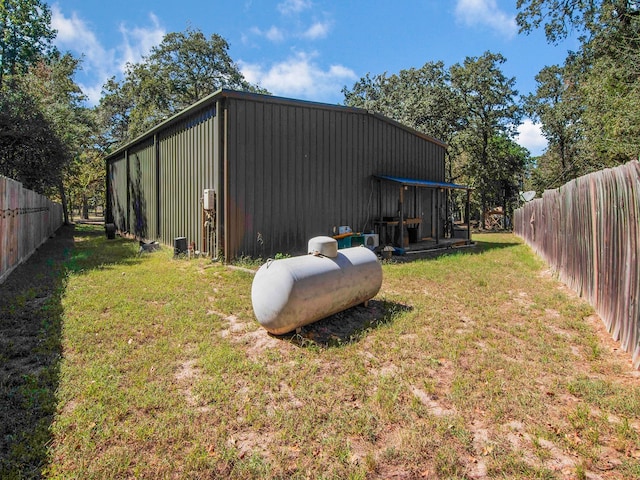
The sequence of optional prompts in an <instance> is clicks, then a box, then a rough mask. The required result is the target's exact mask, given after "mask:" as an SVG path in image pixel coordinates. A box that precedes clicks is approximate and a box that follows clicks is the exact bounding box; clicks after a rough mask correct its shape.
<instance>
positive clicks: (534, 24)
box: [516, 0, 640, 43]
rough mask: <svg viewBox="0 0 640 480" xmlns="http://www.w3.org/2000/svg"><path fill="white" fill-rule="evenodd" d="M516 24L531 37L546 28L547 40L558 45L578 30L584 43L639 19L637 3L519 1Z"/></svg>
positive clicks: (624, 0) (617, 0) (611, 0)
mask: <svg viewBox="0 0 640 480" xmlns="http://www.w3.org/2000/svg"><path fill="white" fill-rule="evenodd" d="M516 6H517V8H518V10H519V12H518V15H517V16H516V22H517V23H518V26H519V27H520V31H521V32H524V33H530V32H531V31H533V30H535V29H537V28H539V27H540V26H541V25H542V26H543V27H544V30H545V35H546V37H547V40H548V41H549V42H551V43H557V42H559V41H560V40H562V39H564V38H566V37H567V35H568V34H569V33H570V32H571V31H572V30H573V29H575V31H577V32H578V33H582V35H583V36H582V42H583V43H588V41H589V40H590V38H591V37H594V36H596V35H599V34H601V33H603V32H607V31H611V30H612V29H613V30H620V29H622V30H625V29H626V28H627V27H629V26H630V25H631V24H632V23H633V22H634V21H635V19H637V18H638V15H640V1H638V0H589V1H583V0H518V2H517V4H516Z"/></svg>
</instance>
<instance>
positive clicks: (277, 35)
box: [242, 26, 285, 44]
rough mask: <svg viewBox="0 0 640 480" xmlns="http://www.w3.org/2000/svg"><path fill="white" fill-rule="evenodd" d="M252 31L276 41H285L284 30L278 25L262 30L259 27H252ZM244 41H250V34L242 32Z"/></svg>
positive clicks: (254, 33)
mask: <svg viewBox="0 0 640 480" xmlns="http://www.w3.org/2000/svg"><path fill="white" fill-rule="evenodd" d="M250 33H251V34H252V35H256V36H258V37H265V38H266V39H267V40H269V41H271V42H274V43H280V42H282V41H284V38H285V34H284V32H283V31H282V30H280V29H279V28H278V27H276V26H272V27H271V28H270V29H269V30H266V31H262V30H260V29H259V28H258V27H252V28H251V29H250ZM242 42H243V43H245V44H246V43H249V36H248V35H246V34H242Z"/></svg>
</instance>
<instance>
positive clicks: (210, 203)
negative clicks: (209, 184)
mask: <svg viewBox="0 0 640 480" xmlns="http://www.w3.org/2000/svg"><path fill="white" fill-rule="evenodd" d="M202 205H203V208H204V209H205V210H215V209H216V191H215V190H214V189H213V188H207V189H205V190H204V196H203V197H202Z"/></svg>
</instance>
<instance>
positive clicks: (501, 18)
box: [455, 0, 518, 37]
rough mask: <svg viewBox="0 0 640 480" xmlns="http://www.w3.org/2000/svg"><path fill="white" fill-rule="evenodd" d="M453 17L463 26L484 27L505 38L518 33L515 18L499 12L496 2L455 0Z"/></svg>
mask: <svg viewBox="0 0 640 480" xmlns="http://www.w3.org/2000/svg"><path fill="white" fill-rule="evenodd" d="M455 15H456V19H457V20H458V21H459V22H462V23H463V24H465V25H468V26H476V25H486V26H488V27H490V28H491V29H493V30H496V31H497V32H499V33H501V34H502V35H505V36H507V37H513V36H514V35H515V34H516V33H517V32H518V26H517V24H516V19H515V17H514V16H513V15H508V14H507V13H505V12H504V11H502V10H500V9H499V8H498V5H497V3H496V0H457V3H456V10H455Z"/></svg>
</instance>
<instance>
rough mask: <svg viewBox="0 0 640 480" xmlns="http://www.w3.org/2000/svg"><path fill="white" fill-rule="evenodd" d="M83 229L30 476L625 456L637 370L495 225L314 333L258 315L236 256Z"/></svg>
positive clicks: (285, 472) (217, 473)
mask: <svg viewBox="0 0 640 480" xmlns="http://www.w3.org/2000/svg"><path fill="white" fill-rule="evenodd" d="M85 228H89V227H85ZM91 233H92V232H91V231H90V230H85V231H79V232H78V237H77V238H76V247H75V250H74V252H73V254H72V256H71V258H70V259H69V261H68V269H69V275H68V279H67V284H66V290H65V293H64V297H63V298H62V301H61V308H62V309H63V314H62V360H61V362H60V378H59V386H58V390H57V415H56V417H55V421H54V422H53V424H52V425H51V432H52V437H53V438H52V442H51V444H50V447H49V462H48V465H47V467H46V471H45V473H46V476H48V477H51V478H60V479H62V478H64V479H67V478H83V479H85V478H88V479H91V478H96V479H98V478H100V479H102V478H125V477H127V478H128V477H135V478H154V479H155V478H239V479H245V478H327V479H329V478H340V479H342V478H352V479H359V478H387V477H391V476H394V475H395V476H400V477H402V476H404V477H412V476H414V477H420V476H423V477H425V478H470V477H471V476H474V475H476V476H477V475H480V474H482V473H483V472H484V474H485V475H488V476H490V477H498V478H563V476H564V474H563V472H562V471H561V470H558V469H557V468H556V467H557V465H559V464H560V461H561V460H562V461H564V460H566V459H569V460H570V462H572V463H571V464H570V465H569V467H567V468H569V469H570V470H571V474H573V475H582V476H585V475H587V477H588V473H589V472H591V473H593V472H597V470H596V469H595V468H596V467H595V466H594V465H596V463H597V461H598V459H599V455H600V454H602V452H605V453H606V455H608V456H609V457H614V458H613V460H615V461H614V462H613V463H612V464H613V465H614V470H613V471H609V472H608V473H610V474H611V475H612V476H611V477H610V478H633V476H631V475H632V474H633V473H635V472H637V471H638V468H639V467H638V461H639V459H638V458H637V457H636V456H634V455H636V454H637V453H638V450H637V448H638V447H637V440H638V435H639V428H640V408H639V407H638V404H637V399H638V398H640V386H639V385H638V382H637V377H636V378H635V379H634V378H632V377H631V376H630V375H627V376H625V375H624V374H625V372H628V373H630V370H629V369H630V366H629V365H628V362H627V363H624V362H625V360H624V359H621V357H620V356H619V355H616V354H615V353H614V352H612V351H611V349H610V348H609V347H607V344H606V343H604V342H603V341H602V338H601V337H599V336H598V335H597V334H596V333H595V332H592V331H591V328H590V327H589V326H588V324H587V323H586V321H585V317H587V316H589V315H591V314H592V311H591V309H590V308H589V307H588V306H587V305H586V304H585V303H584V302H582V301H581V300H579V299H576V298H575V297H574V296H573V295H570V294H568V293H567V292H566V290H564V289H562V288H560V284H559V283H557V281H556V280H555V279H554V278H552V277H551V276H550V275H543V274H542V271H543V270H544V268H545V267H544V265H543V264H542V262H540V261H539V260H538V259H536V258H535V257H534V256H533V255H532V253H531V252H530V250H529V249H528V248H527V247H525V246H524V245H522V244H521V243H520V242H519V241H518V240H517V239H515V237H513V236H511V235H506V234H505V235H477V236H476V237H475V238H476V240H478V241H479V245H478V248H477V249H475V250H465V251H463V252H458V253H454V254H450V255H445V256H441V257H438V258H435V259H416V260H415V261H412V262H409V263H396V262H388V263H385V264H384V265H383V269H384V282H383V286H382V289H381V291H380V293H379V295H378V297H377V298H376V300H379V301H380V304H379V305H381V307H380V308H381V309H383V310H384V314H383V315H382V320H381V321H375V322H371V323H370V324H367V325H366V326H365V328H363V329H361V330H359V331H358V332H357V334H354V335H352V336H350V337H349V338H348V339H346V340H344V339H343V340H341V341H338V342H332V343H328V344H319V343H317V342H314V341H313V340H312V339H310V338H307V337H296V336H285V337H270V336H269V335H268V334H267V333H266V332H265V331H263V330H262V329H261V327H260V326H259V325H258V324H257V322H255V320H254V317H253V313H252V307H251V299H250V290H251V282H252V275H251V274H249V273H247V272H244V271H241V270H232V269H228V268H226V267H224V266H222V265H219V264H212V263H210V262H208V261H207V260H205V259H196V260H184V259H182V260H174V259H173V258H172V252H171V251H170V250H168V249H163V250H161V251H160V252H156V253H153V254H148V255H143V256H141V257H138V256H137V249H136V244H135V242H130V241H126V240H122V239H118V240H111V241H107V240H106V239H104V238H103V237H102V236H97V235H92V234H91ZM327 325H328V327H327V328H329V327H330V326H331V324H327ZM301 340H302V341H301ZM596 353H597V354H596ZM613 372H616V374H613ZM634 442H635V443H634Z"/></svg>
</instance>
